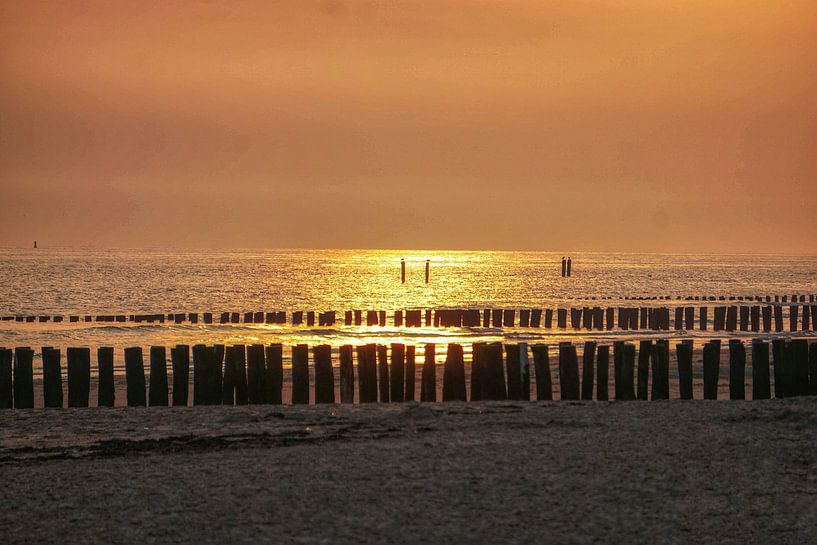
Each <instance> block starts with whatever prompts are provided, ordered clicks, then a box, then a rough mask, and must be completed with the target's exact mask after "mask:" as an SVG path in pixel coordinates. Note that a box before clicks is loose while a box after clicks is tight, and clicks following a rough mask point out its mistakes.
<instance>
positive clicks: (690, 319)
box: [684, 307, 695, 331]
mask: <svg viewBox="0 0 817 545" xmlns="http://www.w3.org/2000/svg"><path fill="white" fill-rule="evenodd" d="M684 324H685V329H686V330H687V331H692V330H694V329H695V307H686V308H684Z"/></svg>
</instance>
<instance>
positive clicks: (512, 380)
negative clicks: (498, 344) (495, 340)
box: [505, 344, 522, 401]
mask: <svg viewBox="0 0 817 545" xmlns="http://www.w3.org/2000/svg"><path fill="white" fill-rule="evenodd" d="M505 369H506V371H507V373H508V375H507V377H508V378H507V384H508V399H509V400H511V401H518V400H521V399H522V373H521V368H520V361H519V345H518V344H507V345H505Z"/></svg>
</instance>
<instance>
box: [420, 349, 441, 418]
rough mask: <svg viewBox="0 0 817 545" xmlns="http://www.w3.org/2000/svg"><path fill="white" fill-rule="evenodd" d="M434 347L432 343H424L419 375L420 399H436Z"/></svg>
mask: <svg viewBox="0 0 817 545" xmlns="http://www.w3.org/2000/svg"><path fill="white" fill-rule="evenodd" d="M435 350H436V347H435V346H434V344H432V343H426V346H425V352H424V355H425V359H424V360H423V371H422V374H421V376H420V401H423V402H431V403H433V402H435V401H437V364H436V362H435V361H434V356H435Z"/></svg>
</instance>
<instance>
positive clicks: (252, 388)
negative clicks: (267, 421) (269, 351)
mask: <svg viewBox="0 0 817 545" xmlns="http://www.w3.org/2000/svg"><path fill="white" fill-rule="evenodd" d="M265 378H266V363H265V361H264V345H263V344H251V345H249V346H248V347H247V401H248V402H249V403H250V404H251V405H260V404H262V403H264V401H265V393H264V390H265V389H264V380H265Z"/></svg>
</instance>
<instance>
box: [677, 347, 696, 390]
mask: <svg viewBox="0 0 817 545" xmlns="http://www.w3.org/2000/svg"><path fill="white" fill-rule="evenodd" d="M675 355H676V359H677V360H678V393H679V396H680V398H681V399H692V398H693V392H692V341H691V340H685V341H681V342H679V343H678V344H676V345H675Z"/></svg>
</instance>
